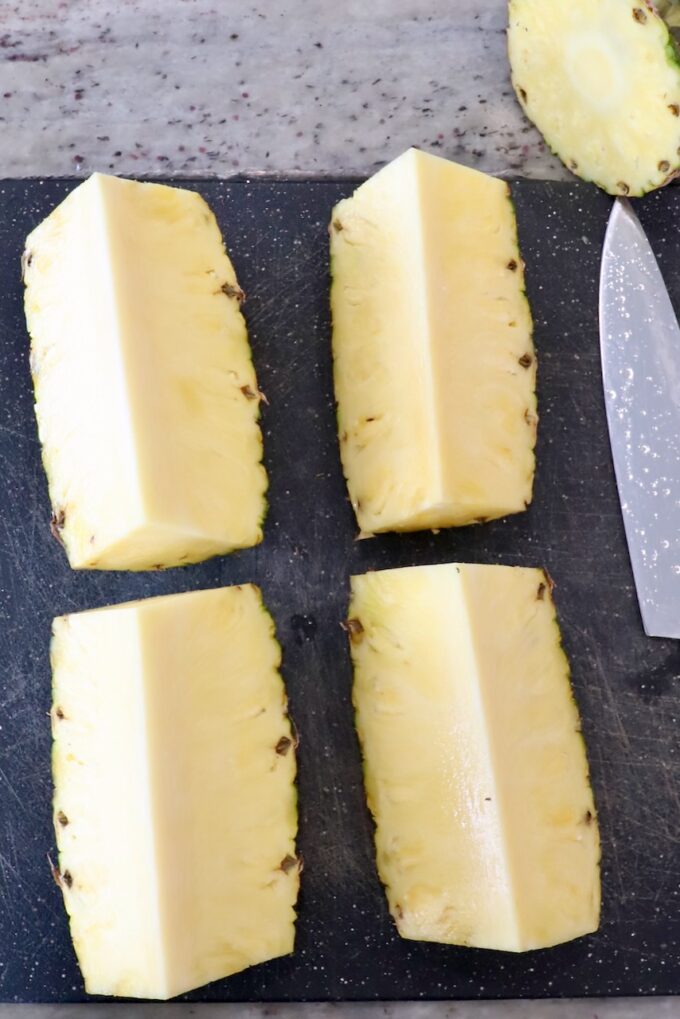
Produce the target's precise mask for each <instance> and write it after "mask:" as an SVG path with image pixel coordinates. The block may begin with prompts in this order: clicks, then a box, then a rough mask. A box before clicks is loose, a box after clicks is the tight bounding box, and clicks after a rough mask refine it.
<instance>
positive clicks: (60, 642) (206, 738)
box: [52, 585, 299, 999]
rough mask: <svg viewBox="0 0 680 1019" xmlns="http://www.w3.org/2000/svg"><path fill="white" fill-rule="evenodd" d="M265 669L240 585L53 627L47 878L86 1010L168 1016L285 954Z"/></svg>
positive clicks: (285, 760) (287, 805)
mask: <svg viewBox="0 0 680 1019" xmlns="http://www.w3.org/2000/svg"><path fill="white" fill-rule="evenodd" d="M279 662H280V652H279V646H278V644H277V643H276V640H275V636H274V627H273V623H272V620H271V618H270V617H269V615H268V613H267V612H266V610H265V608H264V606H263V604H262V599H261V597H260V593H259V591H258V589H257V588H255V587H252V586H250V585H247V586H244V587H227V588H221V589H217V590H212V591H199V592H191V593H188V594H179V595H170V596H167V597H161V598H151V599H148V600H147V601H141V602H131V603H129V604H126V605H119V606H116V607H113V608H105V609H98V610H95V611H91V612H82V613H78V614H75V615H70V616H63V617H62V618H59V619H56V620H55V621H54V636H53V642H52V666H53V674H54V704H53V709H52V727H53V735H54V744H53V773H54V824H55V829H56V833H57V843H58V846H59V868H58V870H57V871H56V876H57V878H58V881H59V884H60V885H61V888H62V891H63V895H64V900H65V904H66V909H67V911H68V913H69V916H70V922H71V934H72V937H73V943H74V946H75V950H76V953H77V955H78V960H79V962H80V967H81V970H82V972H83V976H84V978H85V986H86V989H87V991H89V992H90V993H92V994H115V995H126V996H129V997H144V998H161V999H166V998H171V997H173V996H174V995H177V994H180V993H182V992H184V991H188V990H190V989H191V988H193V987H198V986H200V985H202V984H205V983H208V981H211V980H215V979H217V978H219V977H225V976H228V975H229V974H231V973H236V972H237V971H238V970H242V969H244V968H245V967H246V966H251V965H253V964H254V963H259V962H263V961H264V960H266V959H273V958H275V957H277V956H280V955H285V954H286V953H288V952H291V951H292V949H293V940H294V922H295V910H294V905H295V901H296V898H297V892H298V882H299V878H298V869H299V868H298V862H297V859H296V856H295V833H296V827H297V807H296V795H295V787H294V781H295V746H294V741H293V736H292V733H291V726H290V722H289V719H288V716H287V713H286V697H285V691H284V687H283V683H282V681H281V677H280V675H279V672H278V666H279Z"/></svg>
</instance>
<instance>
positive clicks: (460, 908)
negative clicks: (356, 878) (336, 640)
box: [348, 563, 600, 952]
mask: <svg viewBox="0 0 680 1019" xmlns="http://www.w3.org/2000/svg"><path fill="white" fill-rule="evenodd" d="M348 628H349V632H350V636H351V651H352V658H353V661H354V670H355V679H354V694H353V699H354V704H355V708H356V724H357V730H358V733H359V738H360V741H361V745H362V748H363V755H364V768H365V781H366V792H367V798H368V803H369V806H370V809H371V811H372V813H373V816H374V818H375V823H376V834H375V841H376V850H377V862H378V869H379V872H380V877H381V879H382V881H383V883H384V885H385V887H386V892H387V897H388V901H389V907H390V911H391V913H392V916H393V917H394V919H395V921H396V924H397V927H398V929H399V932H400V934H401V935H402V936H403V937H405V938H412V939H415V940H422V941H439V942H444V943H447V944H456V945H471V946H476V947H480V948H492V949H499V950H505V951H513V952H521V951H527V950H529V949H535V948H545V947H548V946H551V945H554V944H557V943H560V942H563V941H568V940H570V939H572V938H576V937H579V936H580V935H583V934H587V933H589V932H591V931H594V930H596V928H597V926H598V918H599V906H600V882H599V856H600V848H599V836H598V826H597V820H596V816H595V807H594V804H593V795H592V791H591V787H590V782H589V777H588V765H587V761H586V755H585V748H584V743H583V739H582V736H581V732H580V724H579V715H578V710H577V707H576V705H575V702H574V699H573V696H572V691H571V686H570V680H569V667H568V663H567V660H566V658H565V655H564V652H563V651H562V648H561V644H560V633H559V628H558V624H557V620H556V616H555V610H554V606H553V602H552V598H551V593H550V583H549V580H548V578H547V576H546V575H545V574H544V573H543V571H541V570H536V569H526V568H520V567H505V566H471V565H465V564H462V563H460V564H446V565H441V566H420V567H412V568H407V569H397V570H386V571H378V572H373V573H368V574H365V575H362V576H355V577H353V578H352V599H351V605H350V621H349V624H348Z"/></svg>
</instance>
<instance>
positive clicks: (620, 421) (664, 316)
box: [600, 199, 680, 637]
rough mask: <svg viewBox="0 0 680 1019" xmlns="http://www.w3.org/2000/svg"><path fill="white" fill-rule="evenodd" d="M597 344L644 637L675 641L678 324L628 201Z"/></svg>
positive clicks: (609, 239)
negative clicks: (598, 344)
mask: <svg viewBox="0 0 680 1019" xmlns="http://www.w3.org/2000/svg"><path fill="white" fill-rule="evenodd" d="M600 350H601V355H602V376H603V382H604V395H605V405H606V409H607V422H608V425H609V438H610V442H611V449H612V458H613V460H614V469H615V472H616V482H617V486H618V490H619V499H620V502H621V510H622V513H623V522H624V525H625V530H626V540H627V542H628V551H629V554H630V560H631V564H632V567H633V575H634V578H635V588H636V590H637V596H638V602H639V605H640V612H641V615H642V622H643V625H644V629H645V633H647V634H648V636H650V637H680V327H679V326H678V320H677V318H676V315H675V312H674V310H673V306H672V304H671V300H670V297H669V296H668V291H667V289H666V285H665V283H664V280H663V276H662V275H661V270H660V269H659V266H658V264H657V261H656V258H655V257H654V252H653V251H652V248H651V246H650V244H649V241H648V240H647V237H646V235H645V232H644V230H643V229H642V226H641V225H640V222H639V220H638V218H637V216H636V215H635V213H634V212H633V209H632V206H631V204H630V202H628V201H626V200H625V199H617V200H616V202H615V203H614V207H613V209H612V212H611V216H610V218H609V224H608V226H607V232H606V235H605V241H604V247H603V251H602V266H601V272H600Z"/></svg>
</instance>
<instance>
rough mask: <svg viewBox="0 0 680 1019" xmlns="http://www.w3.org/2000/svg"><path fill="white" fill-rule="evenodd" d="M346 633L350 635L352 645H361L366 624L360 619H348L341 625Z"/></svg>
mask: <svg viewBox="0 0 680 1019" xmlns="http://www.w3.org/2000/svg"><path fill="white" fill-rule="evenodd" d="M340 626H341V627H342V628H343V630H344V631H345V633H347V634H349V639H350V641H351V642H352V644H360V643H361V641H362V640H363V637H364V624H363V623H362V622H361V620H360V619H356V618H355V619H347V620H345V621H344V622H342V623H340Z"/></svg>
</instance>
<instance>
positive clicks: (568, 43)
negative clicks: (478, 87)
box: [508, 0, 680, 196]
mask: <svg viewBox="0 0 680 1019" xmlns="http://www.w3.org/2000/svg"><path fill="white" fill-rule="evenodd" d="M661 14H663V15H664V16H665V17H666V18H667V19H668V24H670V25H677V24H678V8H677V6H676V5H675V4H671V3H668V2H664V3H660V4H658V5H654V4H652V3H647V0H639V2H635V0H633V2H632V3H631V2H630V0H597V2H596V3H594V2H593V0H559V2H554V0H553V2H546V0H510V3H509V14H508V52H509V57H510V65H511V69H512V83H513V85H514V87H515V92H516V93H517V98H518V99H519V101H520V103H521V105H522V108H523V109H524V111H525V113H526V115H527V116H528V117H529V118H530V119H531V120H532V121H533V122H534V124H535V125H536V127H537V128H538V129H539V131H541V133H542V134H543V135H544V137H545V140H546V142H547V144H548V146H549V147H550V148H551V149H552V150H553V152H554V153H555V154H556V155H558V156H559V157H560V159H561V160H562V162H563V163H564V164H565V165H566V166H568V167H569V169H570V170H571V171H572V172H573V173H575V174H577V175H578V176H579V177H582V178H583V179H584V180H588V181H593V182H594V183H595V184H598V185H599V186H600V187H601V188H604V190H605V191H608V192H609V193H610V194H613V195H636V196H638V195H644V194H646V193H647V192H648V191H650V190H652V189H653V188H657V187H660V186H661V185H662V184H665V183H666V182H667V181H669V180H670V179H672V178H673V176H676V175H677V173H678V170H679V169H680V119H679V118H680V56H679V54H678V49H677V46H676V43H675V42H674V40H673V37H672V35H671V33H670V32H669V27H668V24H667V23H666V22H665V21H664V18H663V17H662V16H661Z"/></svg>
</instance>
